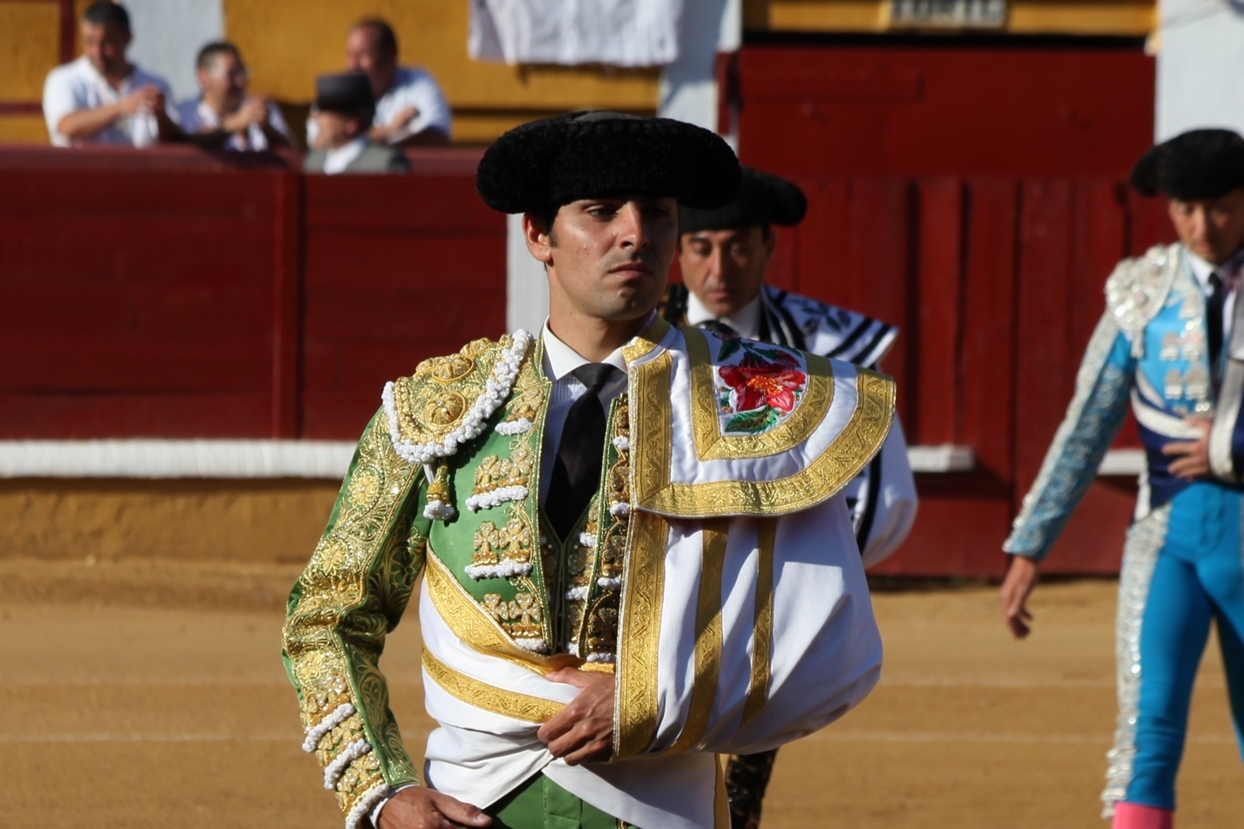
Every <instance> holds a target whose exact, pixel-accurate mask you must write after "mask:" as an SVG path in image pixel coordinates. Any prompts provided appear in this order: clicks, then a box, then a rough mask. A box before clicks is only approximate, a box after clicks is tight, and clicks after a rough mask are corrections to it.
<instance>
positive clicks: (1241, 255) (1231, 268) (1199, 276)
mask: <svg viewBox="0 0 1244 829" xmlns="http://www.w3.org/2000/svg"><path fill="white" fill-rule="evenodd" d="M1184 252H1185V253H1187V254H1188V266H1189V267H1191V268H1192V275H1193V276H1194V277H1196V281H1197V284H1198V285H1200V286H1201V293H1203V294H1204V295H1205V298H1206V299H1207V300H1208V299H1209V296H1210V294H1211V293H1213V290H1214V288H1213V286H1212V285H1210V284H1209V278H1210V275H1211V274H1215V273H1216V274H1218V278H1219V279H1221V280H1222V281H1223V285H1229V286H1231V288H1232V289H1231V290H1228V292H1227V296H1226V298H1225V299H1224V300H1223V303H1222V347H1223V348H1228V347H1230V345H1231V329H1232V327H1233V326H1232V323H1233V322H1234V321H1235V298H1236V295H1237V294H1239V287H1240V286H1239V281H1238V280H1239V272H1240V265H1241V263H1244V250H1241V251H1239V252H1238V253H1236V255H1235V256H1233V257H1231V258H1230V259H1228V260H1227V261H1226V262H1224V263H1222V264H1221V265H1215V264H1214V263H1212V262H1207V261H1206V260H1204V259H1202V258H1201V257H1199V256H1197V255H1196V254H1195V253H1193V252H1192V251H1190V250H1188V249H1187V248H1184ZM1214 356H1221V355H1214Z"/></svg>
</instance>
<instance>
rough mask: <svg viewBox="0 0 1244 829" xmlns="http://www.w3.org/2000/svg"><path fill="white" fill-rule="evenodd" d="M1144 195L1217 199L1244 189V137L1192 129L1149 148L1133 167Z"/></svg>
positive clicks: (1189, 199)
mask: <svg viewBox="0 0 1244 829" xmlns="http://www.w3.org/2000/svg"><path fill="white" fill-rule="evenodd" d="M1132 186H1133V187H1135V188H1136V192H1138V193H1140V194H1141V195H1142V196H1157V195H1163V196H1166V197H1167V198H1169V199H1179V200H1180V201H1196V200H1199V199H1216V198H1218V197H1219V196H1223V195H1226V194H1227V193H1230V192H1231V191H1232V190H1237V189H1239V188H1241V187H1244V138H1241V137H1240V136H1239V134H1238V133H1235V132H1232V131H1231V130H1223V129H1202V130H1189V131H1188V132H1185V133H1181V134H1180V135H1177V136H1175V137H1174V138H1172V139H1170V140H1168V141H1163V142H1162V143H1161V144H1158V145H1157V146H1154V147H1150V148H1149V149H1148V150H1147V151H1146V152H1145V154H1144V155H1142V156H1141V157H1140V160H1139V161H1137V162H1136V166H1135V167H1133V168H1132Z"/></svg>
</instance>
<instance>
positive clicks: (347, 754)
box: [324, 740, 371, 792]
mask: <svg viewBox="0 0 1244 829" xmlns="http://www.w3.org/2000/svg"><path fill="white" fill-rule="evenodd" d="M370 752H371V744H370V743H368V742H367V741H366V740H355V741H354V742H352V743H350V744H349V745H348V746H346V747H345V748H343V749H342V750H341V753H340V754H338V755H337V756H336V757H334V758H333V761H332V762H331V763H329V764H328V765H327V766H325V767H324V788H326V789H328V790H329V791H330V792H331V791H332V790H333V789H334V788H336V786H337V781H338V780H340V779H341V775H342V773H343V772H345V770H346V766H348V765H350V764H351V763H353V762H354V761H355V760H357V759H358V758H360V757H362V756H363V755H364V754H369V753H370Z"/></svg>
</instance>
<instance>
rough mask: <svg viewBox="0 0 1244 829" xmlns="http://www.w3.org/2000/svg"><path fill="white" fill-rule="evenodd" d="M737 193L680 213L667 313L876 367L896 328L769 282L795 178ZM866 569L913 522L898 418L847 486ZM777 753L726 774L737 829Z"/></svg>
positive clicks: (795, 191)
mask: <svg viewBox="0 0 1244 829" xmlns="http://www.w3.org/2000/svg"><path fill="white" fill-rule="evenodd" d="M742 173H743V175H742V180H741V182H740V185H739V192H738V194H737V195H736V196H735V197H734V199H732V200H731V201H730V202H729V203H728V204H726V205H724V206H722V207H719V208H717V209H715V210H697V209H695V208H693V207H688V206H686V205H683V206H680V207H679V210H678V231H679V241H678V264H679V267H680V269H681V271H682V279H683V281H682V284H680V285H671V286H670V288H669V290H668V291H667V292H666V297H665V300H664V302H663V304H662V309H661V312H662V315H663V316H664V317H665V319H667V320H669V321H670V322H671V323H673V324H675V325H696V326H699V327H701V328H706V329H711V330H715V331H719V332H722V333H725V334H727V335H739V336H743V337H748V338H751V339H755V340H762V341H764V342H770V343H775V344H777V345H781V346H786V347H788V348H797V349H799V350H801V351H810V352H812V353H813V354H820V355H822V356H825V357H833V358H836V359H840V360H846V361H848V362H851V363H855V364H856V365H861V366H864V367H865V368H870V369H872V368H876V367H877V364H878V363H879V362H880V360H881V358H882V357H883V356H885V354H886V352H887V351H889V349H890V347H891V346H892V345H893V344H894V340H895V338H896V337H897V336H898V329H897V328H895V327H894V326H892V325H887V324H886V323H884V322H880V321H879V320H874V319H871V318H869V317H866V316H864V315H863V314H858V313H856V312H854V311H848V310H846V309H843V308H837V307H834V306H832V305H827V304H825V303H823V302H818V301H816V300H814V299H811V298H809V297H804V296H800V295H798V294H793V293H790V292H788V291H784V290H781V289H779V288H774V287H772V286H770V285H766V284H765V282H764V277H765V270H766V269H767V268H768V265H769V261H770V260H771V259H772V257H773V252H774V249H775V248H776V245H777V239H776V237H775V236H774V234H773V231H772V226H773V225H780V226H783V227H793V226H795V225H797V224H799V223H800V222H802V221H803V217H804V215H805V214H806V213H807V209H808V202H807V199H806V198H805V197H804V194H803V191H802V190H800V189H799V187H798V186H797V185H796V184H794V183H793V182H790V181H787V180H785V179H783V178H779V177H778V176H775V175H771V174H769V173H765V172H762V171H760V170H755V169H753V168H751V167H744V168H742ZM845 494H846V498H847V505H848V507H850V508H851V517H852V523H853V525H854V527H855V536H856V541H857V542H858V544H859V548H860V554H861V556H862V557H863V562H864V566H865V567H867V566H869V565H871V564H875V563H876V562H878V561H881V560H882V559H884V558H885V557H886V556H888V555H889V554H890V553H892V552H894V550H895V549H896V548H897V547H898V546H899V544H901V543H902V542H903V539H904V538H906V537H907V534H908V532H910V530H911V526H912V524H913V523H914V521H915V518H916V485H915V480H914V479H913V477H912V474H911V467H910V466H909V465H908V462H907V443H906V441H905V440H904V439H903V431H902V428H901V426H900V425H899V422H898V419H897V418H896V419H895V421H894V427H893V428H892V429H891V430H890V436H889V437H888V438H887V439H886V442H885V445H884V446H883V447H882V450H881V452H879V453H878V454H877V457H875V458H873V461H872V463H870V464H869V465H868V466H867V467H865V469H864V470H863V471H862V472H861V473H860V475H859V476H857V477H856V479H855V480H854V481H852V482H851V483H850V484H849V485H848V486H847V488H846V490H845ZM776 754H777V752H776V750H775V751H767V752H764V753H762V754H757V755H753V756H749V757H734V758H731V761H730V765H729V767H728V769H727V771H726V786H727V790H728V792H729V795H730V811H731V822H732V824H733V826H734V827H735V829H744V827H752V829H754V827H756V826H758V825H759V823H760V810H761V803H762V800H763V798H764V793H765V789H766V787H767V786H768V783H769V778H770V776H771V774H772V770H773V762H774V759H775V757H776Z"/></svg>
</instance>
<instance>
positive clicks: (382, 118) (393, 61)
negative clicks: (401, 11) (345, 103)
mask: <svg viewBox="0 0 1244 829" xmlns="http://www.w3.org/2000/svg"><path fill="white" fill-rule="evenodd" d="M346 68H347V69H349V70H350V71H351V72H362V73H363V74H365V75H366V76H367V79H368V80H369V81H371V88H372V93H373V94H374V95H375V97H376V115H375V121H374V122H373V123H372V127H371V140H372V141H375V142H376V143H377V144H392V145H394V146H398V147H443V146H444V145H446V144H448V143H449V132H450V131H449V105H448V104H447V103H446V102H445V96H444V95H443V94H442V93H441V88H440V87H439V86H437V84H436V81H435V80H434V79H433V78H432V76H431V75H429V74H428V73H427V72H425V71H424V70H422V69H418V68H415V67H407V66H398V63H397V36H396V35H394V34H393V29H392V27H390V26H389V24H388V23H385V22H384V21H383V20H377V19H374V18H368V19H364V20H360V21H359V22H358V23H355V24H354V27H353V28H352V29H350V34H349V35H348V36H347V37H346ZM315 130H316V126H315V122H314V121H312V122H311V123H309V124H308V125H307V143H309V144H313V143H314V142H315Z"/></svg>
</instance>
